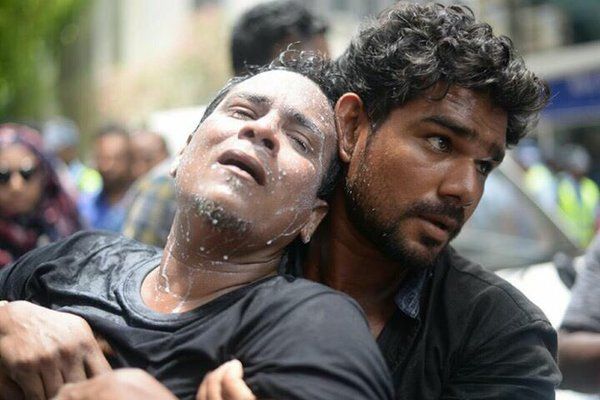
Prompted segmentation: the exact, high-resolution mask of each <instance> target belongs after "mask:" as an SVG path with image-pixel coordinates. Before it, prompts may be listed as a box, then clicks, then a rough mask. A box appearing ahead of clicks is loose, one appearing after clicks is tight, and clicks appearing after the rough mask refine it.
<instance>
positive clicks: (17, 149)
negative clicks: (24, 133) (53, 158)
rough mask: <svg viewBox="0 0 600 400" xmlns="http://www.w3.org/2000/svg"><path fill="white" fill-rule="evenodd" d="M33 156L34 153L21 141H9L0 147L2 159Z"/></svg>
mask: <svg viewBox="0 0 600 400" xmlns="http://www.w3.org/2000/svg"><path fill="white" fill-rule="evenodd" d="M27 157H34V158H37V157H36V155H35V154H34V153H33V152H32V151H31V150H29V149H28V148H27V147H26V146H24V145H22V144H21V143H11V144H9V145H8V146H5V147H0V158H2V159H9V158H10V159H20V158H27Z"/></svg>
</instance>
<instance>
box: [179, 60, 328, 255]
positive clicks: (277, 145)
mask: <svg viewBox="0 0 600 400" xmlns="http://www.w3.org/2000/svg"><path fill="white" fill-rule="evenodd" d="M334 151H335V129H334V125H333V110H332V109H331V106H330V105H329V103H328V102H327V98H326V97H325V95H324V94H323V93H322V92H321V90H320V89H319V87H318V86H317V85H316V84H315V83H313V82H312V81H310V80H309V79H307V78H305V77H303V76H301V75H299V74H296V73H292V72H287V71H269V72H264V73H261V74H258V75H256V76H254V77H252V78H250V79H248V80H246V81H243V82H241V83H239V84H238V85H236V86H234V87H233V88H232V89H231V91H230V92H229V93H228V94H227V95H226V96H225V98H224V99H223V100H222V101H221V103H220V104H219V105H218V106H217V108H216V109H215V110H214V111H213V112H212V114H211V115H210V116H209V117H208V118H207V119H206V120H205V121H204V122H203V123H202V124H201V126H200V127H199V129H198V131H196V132H195V134H194V135H193V137H192V139H191V141H190V143H189V144H188V146H187V147H186V148H185V149H184V152H183V154H182V157H181V161H180V164H179V167H178V168H177V171H176V185H177V196H178V206H179V210H180V212H183V213H185V215H186V216H188V217H189V218H188V220H189V221H192V220H194V219H200V220H201V222H202V221H203V222H204V223H207V222H208V223H209V224H213V225H214V227H215V228H217V229H221V230H228V231H231V232H236V233H240V232H244V236H245V237H246V238H248V239H247V240H245V241H244V243H245V245H246V246H248V245H250V244H253V245H255V246H256V247H257V248H261V247H265V244H266V245H272V246H274V247H277V246H285V245H286V244H288V243H289V242H291V241H292V240H293V238H294V237H296V236H297V235H298V233H299V232H300V231H301V229H304V228H306V227H309V228H311V229H312V228H313V227H312V225H313V224H314V223H315V221H316V223H317V224H318V222H319V221H320V218H322V216H323V215H324V213H323V210H326V205H325V206H324V207H323V204H322V203H324V202H323V201H322V200H319V199H317V197H316V194H317V190H318V188H319V185H320V183H321V180H322V178H323V174H324V173H325V170H326V167H327V166H328V164H329V162H330V160H331V159H332V156H333V152H334ZM321 214H322V215H321ZM314 227H316V225H315V226H314ZM309 230H310V229H309ZM309 234H310V233H309Z"/></svg>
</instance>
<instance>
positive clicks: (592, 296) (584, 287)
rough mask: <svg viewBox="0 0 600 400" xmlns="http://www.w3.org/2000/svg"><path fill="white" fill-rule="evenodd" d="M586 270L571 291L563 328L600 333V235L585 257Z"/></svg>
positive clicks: (578, 277)
mask: <svg viewBox="0 0 600 400" xmlns="http://www.w3.org/2000/svg"><path fill="white" fill-rule="evenodd" d="M583 259H584V269H583V271H582V273H581V274H580V275H579V276H577V280H576V281H575V285H574V286H573V289H572V290H571V301H570V303H569V306H568V308H567V311H566V313H565V317H564V319H563V322H562V325H561V328H562V329H565V330H568V331H590V332H600V307H599V306H598V305H599V304H600V235H597V236H596V239H595V240H594V241H593V242H592V244H591V245H590V247H589V248H588V251H587V252H586V254H585V256H584V258H583Z"/></svg>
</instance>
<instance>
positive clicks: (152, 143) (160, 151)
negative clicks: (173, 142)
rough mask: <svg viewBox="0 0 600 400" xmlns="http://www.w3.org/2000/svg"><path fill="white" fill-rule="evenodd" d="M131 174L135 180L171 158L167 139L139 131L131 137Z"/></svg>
mask: <svg viewBox="0 0 600 400" xmlns="http://www.w3.org/2000/svg"><path fill="white" fill-rule="evenodd" d="M131 157H132V165H131V173H132V176H133V179H134V180H137V179H138V178H140V177H141V176H142V175H144V174H146V173H147V172H149V171H150V170H151V169H152V168H154V167H156V166H157V165H158V164H160V163H161V162H162V161H164V160H166V159H167V158H169V150H168V149H167V143H166V142H165V139H164V138H163V137H162V136H160V135H159V134H158V133H155V132H148V131H138V132H135V133H134V134H133V135H132V136H131Z"/></svg>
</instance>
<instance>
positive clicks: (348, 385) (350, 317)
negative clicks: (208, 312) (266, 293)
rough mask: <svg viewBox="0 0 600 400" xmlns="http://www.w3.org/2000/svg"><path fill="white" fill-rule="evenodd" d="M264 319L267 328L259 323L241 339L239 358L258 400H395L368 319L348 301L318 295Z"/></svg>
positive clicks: (340, 296)
mask: <svg viewBox="0 0 600 400" xmlns="http://www.w3.org/2000/svg"><path fill="white" fill-rule="evenodd" d="M277 309H279V310H277ZM267 315H269V317H267ZM263 319H268V320H269V321H270V323H267V324H260V322H259V324H260V325H259V326H260V327H259V328H258V329H255V330H253V332H248V335H247V336H246V335H244V337H243V338H241V342H240V344H241V346H240V350H239V353H238V355H237V356H238V358H239V359H240V360H241V361H242V364H244V366H245V369H244V370H245V380H246V382H247V383H248V385H249V387H250V388H251V390H252V391H253V393H254V394H255V395H256V396H257V397H258V398H268V399H277V400H281V399H286V400H287V399H290V400H309V399H310V400H318V399H323V400H325V399H327V400H336V399H339V400H348V399H364V400H368V399H373V400H375V399H377V400H385V399H392V398H393V395H392V386H391V378H390V376H389V371H388V369H387V367H386V365H385V362H384V361H383V358H382V356H381V354H380V352H379V349H378V348H377V345H376V344H375V341H374V339H373V338H372V336H371V333H370V332H369V329H368V326H367V323H366V320H365V319H364V317H363V315H362V313H361V312H360V311H359V310H358V306H357V305H355V304H354V303H352V302H351V301H350V300H349V299H347V298H345V297H344V296H342V295H340V294H337V293H327V294H320V295H316V296H312V297H311V298H309V299H307V300H306V301H303V302H301V303H300V304H297V303H296V304H295V305H294V306H293V308H292V307H291V308H281V307H275V310H266V312H264V313H263ZM256 321H258V319H256ZM252 323H253V322H252ZM248 326H250V324H248Z"/></svg>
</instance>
